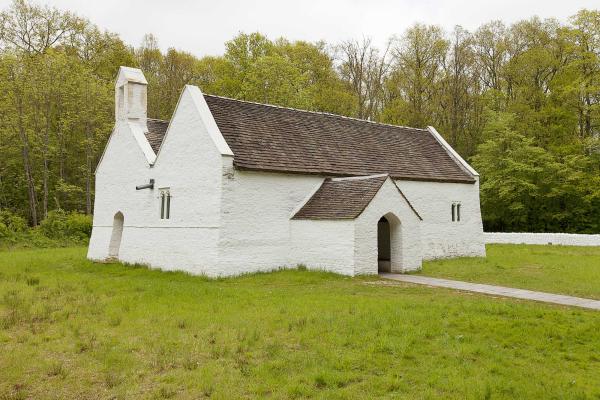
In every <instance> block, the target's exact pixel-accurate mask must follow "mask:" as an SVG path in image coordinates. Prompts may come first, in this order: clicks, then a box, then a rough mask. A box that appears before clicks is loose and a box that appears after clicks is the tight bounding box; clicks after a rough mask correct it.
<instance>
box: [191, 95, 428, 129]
mask: <svg viewBox="0 0 600 400" xmlns="http://www.w3.org/2000/svg"><path fill="white" fill-rule="evenodd" d="M203 95H204V96H209V97H216V98H218V99H225V100H231V101H237V102H239V103H248V104H255V105H258V106H265V107H271V108H279V109H282V110H291V111H298V112H303V113H309V114H318V115H324V116H327V117H334V118H341V119H349V120H352V121H358V122H367V123H369V124H374V125H382V126H390V127H393V128H404V129H414V130H418V131H424V132H428V130H427V128H414V127H412V126H404V125H394V124H387V123H385V122H377V121H370V120H368V119H362V118H356V117H348V116H346V115H341V114H334V113H330V112H326V111H311V110H303V109H301V108H294V107H284V106H278V105H276V104H268V103H259V102H257V101H250V100H240V99H234V98H231V97H226V96H218V95H216V94H206V93H203Z"/></svg>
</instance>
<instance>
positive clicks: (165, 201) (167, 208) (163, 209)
mask: <svg viewBox="0 0 600 400" xmlns="http://www.w3.org/2000/svg"><path fill="white" fill-rule="evenodd" d="M170 218H171V191H170V190H169V189H168V188H165V189H160V219H170Z"/></svg>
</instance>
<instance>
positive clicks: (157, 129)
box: [144, 118, 169, 154]
mask: <svg viewBox="0 0 600 400" xmlns="http://www.w3.org/2000/svg"><path fill="white" fill-rule="evenodd" d="M146 125H147V126H148V132H146V133H145V134H144V135H145V136H146V139H147V140H148V143H150V147H152V150H154V154H157V153H158V149H160V145H161V144H162V141H163V139H164V138H165V134H166V133H167V128H168V127H169V121H163V120H160V119H153V118H148V119H147V120H146Z"/></svg>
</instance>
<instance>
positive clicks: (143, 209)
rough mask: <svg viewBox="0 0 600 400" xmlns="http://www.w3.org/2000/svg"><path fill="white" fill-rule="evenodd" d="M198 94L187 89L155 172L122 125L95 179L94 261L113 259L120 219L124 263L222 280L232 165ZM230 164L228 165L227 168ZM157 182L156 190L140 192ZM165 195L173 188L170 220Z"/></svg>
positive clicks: (91, 248)
mask: <svg viewBox="0 0 600 400" xmlns="http://www.w3.org/2000/svg"><path fill="white" fill-rule="evenodd" d="M199 100H201V101H204V100H203V98H202V94H201V93H200V91H199V90H198V89H197V88H194V87H186V89H185V90H184V92H183V93H182V96H181V98H180V100H179V103H178V106H177V109H176V112H175V114H174V116H173V118H172V120H171V124H170V126H169V129H168V131H167V135H166V136H165V139H164V142H163V145H162V147H161V150H160V152H159V154H158V157H157V158H156V162H155V163H154V165H150V164H149V162H148V159H147V158H146V157H145V156H144V152H143V150H142V149H141V147H140V146H139V144H138V143H137V141H136V138H135V133H134V132H132V129H131V124H129V123H127V122H118V123H117V124H116V126H115V131H114V133H113V135H112V136H111V139H110V140H109V143H108V145H107V149H106V151H105V154H104V156H103V158H102V161H101V163H100V165H99V167H98V170H97V171H96V201H95V208H94V229H93V232H92V237H91V239H90V246H89V250H88V257H89V258H90V259H95V260H103V259H105V258H107V257H108V243H109V241H110V235H111V232H112V224H113V218H114V215H115V214H116V213H117V212H118V211H121V212H122V213H123V215H124V224H123V236H122V239H121V246H120V251H119V259H120V260H121V261H124V262H130V263H135V262H138V263H144V264H147V265H149V266H151V267H159V268H162V269H167V270H169V269H179V270H185V271H188V272H191V273H195V274H207V275H212V276H214V275H219V273H220V272H221V271H220V269H219V263H218V261H219V260H218V241H219V227H220V216H221V208H220V207H221V186H222V185H221V178H222V170H223V165H224V164H227V162H228V161H227V160H228V159H229V160H230V159H231V156H229V155H228V154H222V151H226V150H227V149H228V148H223V147H222V144H221V147H219V145H218V144H217V143H215V141H214V140H213V138H212V137H211V135H210V134H209V132H208V128H207V126H209V125H210V123H207V121H206V120H207V118H210V119H212V116H211V115H210V113H208V115H207V114H206V113H203V112H202V109H201V107H199V105H198V101H199ZM229 163H230V161H229ZM150 178H153V179H155V188H154V190H150V189H144V190H139V191H138V190H136V189H135V187H136V185H141V184H144V183H147V182H149V179H150ZM160 188H169V190H170V193H171V195H172V199H171V218H170V219H160V199H159V194H160Z"/></svg>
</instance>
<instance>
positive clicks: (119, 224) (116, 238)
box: [108, 211, 125, 259]
mask: <svg viewBox="0 0 600 400" xmlns="http://www.w3.org/2000/svg"><path fill="white" fill-rule="evenodd" d="M124 220H125V218H124V217H123V213H122V212H121V211H119V212H117V213H116V214H115V217H114V218H113V228H112V234H111V235H110V244H109V245H108V258H115V259H118V258H119V249H120V248H121V237H122V236H123V222H124Z"/></svg>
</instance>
